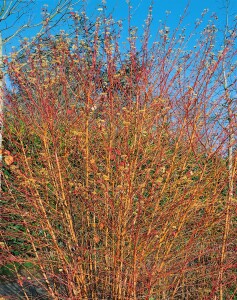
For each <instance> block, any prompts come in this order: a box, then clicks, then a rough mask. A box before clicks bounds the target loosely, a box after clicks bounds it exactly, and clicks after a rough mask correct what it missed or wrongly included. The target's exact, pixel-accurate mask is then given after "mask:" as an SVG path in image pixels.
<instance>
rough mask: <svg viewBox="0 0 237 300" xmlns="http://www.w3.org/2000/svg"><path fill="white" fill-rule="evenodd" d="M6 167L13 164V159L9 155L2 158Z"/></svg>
mask: <svg viewBox="0 0 237 300" xmlns="http://www.w3.org/2000/svg"><path fill="white" fill-rule="evenodd" d="M4 160H5V163H6V165H8V166H10V165H11V164H13V162H14V158H13V156H11V155H7V156H5V158H4Z"/></svg>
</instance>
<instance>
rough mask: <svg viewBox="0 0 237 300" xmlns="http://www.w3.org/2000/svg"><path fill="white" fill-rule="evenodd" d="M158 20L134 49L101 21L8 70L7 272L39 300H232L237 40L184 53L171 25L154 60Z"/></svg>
mask: <svg viewBox="0 0 237 300" xmlns="http://www.w3.org/2000/svg"><path fill="white" fill-rule="evenodd" d="M74 17H75V16H74V15H73V18H74ZM203 18H204V16H203ZM150 20H151V16H150V15H149V17H148V20H147V22H146V25H147V27H146V29H145V32H144V36H143V39H142V45H141V47H140V48H137V47H136V36H135V33H134V32H135V31H133V30H132V29H131V30H130V35H129V41H128V50H124V49H122V50H120V45H119V40H118V37H119V34H120V32H119V31H120V29H119V27H118V28H117V29H116V26H117V24H115V23H114V21H113V20H112V19H105V18H104V19H103V18H101V20H97V22H96V23H95V26H94V29H93V32H92V33H91V32H88V28H87V26H86V23H85V28H84V31H83V36H84V39H83V40H81V39H80V34H79V33H78V32H76V34H75V37H72V38H71V39H69V38H68V37H67V36H66V35H65V34H64V33H62V34H61V35H60V36H57V37H53V36H50V35H49V34H48V35H46V36H45V38H42V39H41V40H39V41H38V42H35V43H34V44H33V45H32V44H31V45H29V46H27V45H24V48H23V50H22V51H21V52H20V55H16V54H13V56H12V58H11V59H9V60H8V61H5V64H6V65H7V67H8V73H9V77H10V81H11V86H10V87H5V125H4V126H5V127H4V157H5V160H4V165H3V181H4V182H3V186H2V189H3V197H4V200H3V202H4V208H3V222H2V227H3V229H4V231H3V233H2V237H3V243H2V244H3V256H2V258H3V259H2V261H3V264H4V266H5V268H8V269H9V270H10V271H9V272H10V273H11V278H12V276H13V274H14V275H15V277H16V278H17V279H18V282H19V283H20V284H21V285H22V286H23V288H24V287H25V285H24V282H27V283H28V284H34V285H38V286H40V285H41V286H43V287H44V289H45V295H44V297H45V299H46V297H49V298H50V299H121V300H125V299H139V300H140V299H147V300H149V299H150V300H151V299H163V300H165V299H185V300H186V299H190V300H191V299H219V290H220V287H221V288H222V290H223V295H224V298H223V299H235V297H236V294H237V291H236V286H237V277H236V276H237V273H236V267H237V260H236V250H237V244H236V240H237V234H236V232H237V231H236V217H237V216H236V198H235V197H236V194H234V196H233V197H232V198H231V199H229V197H228V195H229V193H228V189H229V180H230V177H229V175H228V159H227V150H228V147H229V144H228V135H229V132H230V131H229V130H230V128H229V127H228V124H229V123H228V120H227V118H226V113H227V111H226V106H225V99H226V97H225V95H226V90H224V89H223V88H222V83H223V78H222V72H223V62H225V65H226V66H228V78H229V80H232V81H231V84H230V85H229V87H228V88H229V95H231V96H230V97H232V95H233V92H232V89H233V90H234V89H236V82H235V80H236V78H234V72H236V68H235V66H236V64H235V63H236V62H235V60H236V52H235V51H236V48H235V47H236V44H235V33H234V31H233V32H232V35H231V36H230V38H229V40H228V44H227V46H226V47H225V48H222V50H221V51H219V52H218V50H219V49H218V44H217V43H216V39H217V32H216V27H215V25H214V21H213V20H212V19H211V20H210V22H209V23H208V26H207V27H206V28H205V29H204V30H203V31H200V32H201V33H200V38H199V40H198V41H197V42H196V43H197V44H196V45H197V47H196V48H194V50H192V51H191V50H190V51H189V50H187V49H186V48H185V47H186V45H187V43H189V44H192V42H191V41H192V40H191V35H190V36H186V35H185V30H184V29H182V28H181V27H180V25H179V27H178V28H177V29H176V31H174V32H173V33H172V32H171V33H169V29H168V28H167V27H166V26H165V24H164V28H160V29H159V36H158V38H157V42H155V43H154V44H153V46H152V47H151V48H149V47H148V37H149V26H150ZM197 26H198V25H197ZM80 30H82V29H81V28H80ZM196 30H197V31H198V29H197V28H196ZM198 32H199V31H198ZM235 76H236V74H235ZM235 96H236V95H235ZM233 99H234V97H233ZM232 104H233V110H235V113H236V102H235V103H234V100H233V103H232ZM232 118H233V120H232V123H231V124H232V129H233V128H234V129H236V115H233V116H232ZM235 141H236V140H235ZM233 155H234V159H233V176H232V179H231V180H233V183H234V182H236V175H235V169H236V152H235V151H234V153H233ZM227 211H228V219H227V221H228V222H227V223H228V224H226V214H227ZM226 226H228V228H227V227H226ZM220 278H221V280H220ZM8 280H10V279H9V278H8ZM24 293H25V297H26V298H27V297H28V296H27V290H26V289H25V290H24Z"/></svg>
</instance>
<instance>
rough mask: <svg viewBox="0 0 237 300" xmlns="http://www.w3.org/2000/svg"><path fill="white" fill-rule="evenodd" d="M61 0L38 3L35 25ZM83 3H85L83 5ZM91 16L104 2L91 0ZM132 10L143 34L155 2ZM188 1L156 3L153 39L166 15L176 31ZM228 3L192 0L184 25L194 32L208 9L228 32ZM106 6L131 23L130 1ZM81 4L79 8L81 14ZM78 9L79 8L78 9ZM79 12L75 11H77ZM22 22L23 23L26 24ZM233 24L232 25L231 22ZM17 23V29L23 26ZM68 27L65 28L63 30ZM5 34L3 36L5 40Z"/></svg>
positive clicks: (140, 2)
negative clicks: (226, 8) (128, 19)
mask: <svg viewBox="0 0 237 300" xmlns="http://www.w3.org/2000/svg"><path fill="white" fill-rule="evenodd" d="M229 1H230V11H229V12H230V20H233V19H234V17H235V15H237V0H229ZM57 2H58V1H57V0H36V7H35V9H34V10H33V11H32V20H33V21H34V22H37V21H40V20H41V9H42V8H43V5H44V4H47V5H48V10H49V12H50V10H51V9H52V8H53V7H54V6H55V5H56V4H57ZM82 2H83V1H82ZM85 2H87V9H86V10H87V14H88V16H89V17H91V18H95V17H96V15H98V14H100V11H98V10H97V9H98V7H99V6H100V5H101V3H102V0H87V1H85ZM130 2H131V6H132V21H131V25H132V26H137V27H138V28H139V33H140V34H141V32H142V24H144V20H145V19H146V17H147V13H148V9H149V6H150V4H151V0H131V1H130ZM187 3H188V0H153V23H152V27H151V35H152V36H153V37H154V36H155V34H156V32H157V28H158V27H159V25H160V23H162V21H164V20H165V19H166V12H167V11H169V12H170V14H169V16H168V19H167V26H169V27H170V29H171V30H172V29H175V27H176V26H177V24H178V21H179V18H180V15H182V14H183V12H184V9H185V7H186V6H187ZM224 3H225V0H191V1H190V5H189V8H188V12H187V16H186V18H185V20H184V22H183V26H186V27H187V29H188V30H192V28H193V26H194V23H195V20H196V19H198V18H200V16H201V14H202V12H203V10H204V9H209V13H208V14H207V16H206V17H205V20H206V22H205V23H206V24H207V21H208V18H209V17H210V15H211V14H212V13H213V12H215V13H216V14H217V16H218V18H219V19H218V21H217V26H218V28H220V29H221V28H224V24H225V9H224ZM106 6H107V8H108V12H111V13H112V15H113V17H114V19H115V20H127V17H128V1H127V0H107V1H106ZM80 7H81V4H79V5H78V10H79V11H80ZM76 9H77V8H76ZM76 9H75V10H76ZM25 21H26V20H25V19H22V21H21V22H25ZM230 23H231V21H230ZM19 25H20V23H17V24H16V26H19ZM63 26H64V25H61V29H65V28H63ZM126 28H127V27H126V21H124V31H123V35H124V36H123V37H122V38H126V37H127V31H126ZM37 30H38V28H35V29H28V30H26V31H25V32H23V33H22V34H21V38H23V37H33V36H34V35H35V34H36V33H37ZM4 34H5V33H3V36H4ZM18 40H19V38H17V39H14V40H12V42H11V44H10V45H8V47H6V49H7V51H9V50H10V47H9V46H15V45H16V46H17V45H18V44H19V43H18Z"/></svg>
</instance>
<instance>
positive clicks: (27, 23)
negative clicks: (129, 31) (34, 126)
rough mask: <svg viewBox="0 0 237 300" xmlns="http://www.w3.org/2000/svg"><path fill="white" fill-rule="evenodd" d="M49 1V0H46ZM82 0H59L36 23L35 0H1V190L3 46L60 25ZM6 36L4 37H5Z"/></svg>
mask: <svg viewBox="0 0 237 300" xmlns="http://www.w3.org/2000/svg"><path fill="white" fill-rule="evenodd" d="M45 2H47V0H46V1H45ZM79 2H81V1H80V0H79V1H77V0H58V1H57V2H56V4H55V5H54V6H53V8H52V9H51V10H50V11H47V10H45V13H44V14H43V18H42V21H41V22H39V23H34V22H33V21H32V20H31V18H30V12H31V10H32V9H33V8H34V5H35V4H36V1H35V0H1V3H0V191H1V177H2V168H1V165H2V154H3V147H2V140H3V137H2V129H3V92H2V87H3V81H4V73H3V47H4V45H5V44H6V43H8V42H9V41H10V40H11V39H13V38H14V37H16V36H17V35H18V34H20V33H21V32H22V31H24V30H26V29H29V28H32V27H38V28H39V33H42V32H43V31H44V28H45V27H48V28H52V27H55V26H56V25H58V24H59V23H60V22H61V21H62V20H63V19H64V17H65V16H66V15H67V14H68V12H69V10H70V9H73V8H74V7H75V5H76V4H78V3H79ZM27 17H28V18H27ZM3 36H4V38H3Z"/></svg>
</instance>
